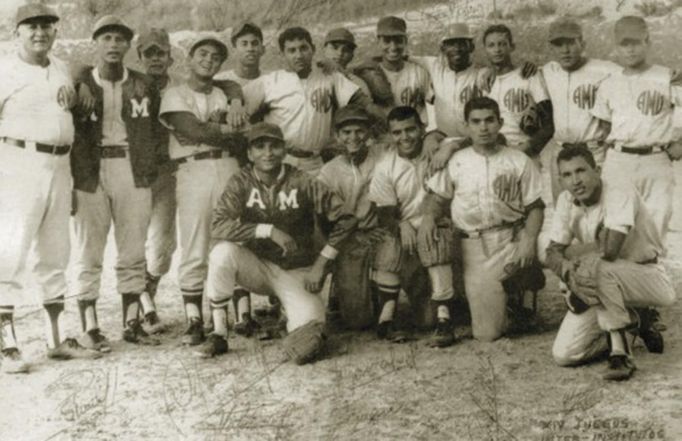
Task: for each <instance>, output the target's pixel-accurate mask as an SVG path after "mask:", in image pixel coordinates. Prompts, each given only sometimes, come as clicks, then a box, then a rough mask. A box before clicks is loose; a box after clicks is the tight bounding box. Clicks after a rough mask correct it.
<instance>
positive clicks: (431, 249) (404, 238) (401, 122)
mask: <svg viewBox="0 0 682 441" xmlns="http://www.w3.org/2000/svg"><path fill="white" fill-rule="evenodd" d="M387 120H388V127H389V134H390V136H391V138H392V140H393V144H394V145H393V146H392V148H391V149H390V150H388V151H387V152H386V153H385V154H384V155H383V156H382V158H381V159H380V160H379V161H378V162H377V164H376V166H375V168H374V177H373V178H372V182H371V184H370V187H369V199H370V201H372V202H373V203H374V204H375V205H376V209H377V211H378V216H379V226H381V227H383V228H385V229H387V230H388V231H389V232H390V233H391V234H392V235H393V236H394V237H396V238H398V237H399V238H400V240H399V242H398V241H397V240H386V241H384V242H382V243H381V244H380V245H379V247H378V249H377V251H376V253H377V261H378V262H382V264H381V265H380V266H379V267H378V268H377V271H376V272H375V279H374V280H375V281H376V283H377V285H378V291H379V296H378V297H379V308H380V309H379V310H380V314H379V324H378V328H377V333H378V335H379V337H380V338H387V339H389V340H394V341H404V339H403V338H402V337H401V336H400V334H397V333H395V332H394V324H393V314H394V311H395V308H396V306H397V300H398V293H399V292H400V275H399V272H398V270H399V269H400V262H401V260H402V259H403V258H407V255H408V254H411V255H414V254H417V255H418V257H419V260H420V262H421V264H422V265H423V266H424V267H426V268H427V270H428V273H429V279H430V281H431V294H432V295H431V299H432V304H433V306H434V308H433V309H434V310H435V314H436V330H435V333H434V335H433V338H432V343H433V345H434V346H439V347H445V346H449V345H451V344H452V343H454V332H453V322H452V318H451V315H450V314H451V311H450V309H451V302H452V298H453V296H454V287H453V283H452V282H453V280H452V277H453V274H452V266H451V265H452V257H453V256H452V254H453V253H452V246H453V243H452V230H451V229H450V228H448V227H445V226H444V227H443V228H436V227H435V226H434V229H435V231H434V236H435V237H437V242H438V243H434V242H432V241H430V242H428V243H427V242H425V241H421V240H418V238H417V230H418V229H419V228H420V224H421V223H422V214H423V212H422V210H421V205H422V201H423V199H424V197H425V195H426V191H425V189H424V181H425V179H426V172H427V170H428V166H429V159H428V158H429V156H428V154H427V152H426V151H425V150H424V148H423V138H424V131H425V130H424V124H423V123H422V121H421V119H420V117H419V113H418V112H417V110H416V109H414V108H412V107H406V106H398V107H395V108H394V109H393V110H391V112H390V113H389V114H388V117H387ZM441 217H442V216H439V217H438V218H437V220H440V219H441ZM395 244H398V246H397V247H396V246H395ZM401 248H402V250H401ZM401 254H402V255H403V256H401ZM413 306H414V305H413Z"/></svg>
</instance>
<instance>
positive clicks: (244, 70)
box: [214, 22, 265, 87]
mask: <svg viewBox="0 0 682 441" xmlns="http://www.w3.org/2000/svg"><path fill="white" fill-rule="evenodd" d="M230 41H231V42H232V48H233V53H234V56H235V57H236V58H237V67H236V68H235V69H231V70H226V71H223V72H220V73H218V74H217V75H216V76H215V77H214V80H215V81H223V80H231V81H234V82H235V83H237V84H239V85H240V86H242V87H244V86H246V85H247V84H249V83H250V82H251V81H253V80H255V79H257V78H259V77H260V76H261V71H260V59H261V57H262V56H263V54H265V46H263V31H261V29H260V28H259V27H258V26H256V25H255V24H253V23H250V22H246V23H243V24H241V25H239V26H235V27H234V28H232V35H231V36H230Z"/></svg>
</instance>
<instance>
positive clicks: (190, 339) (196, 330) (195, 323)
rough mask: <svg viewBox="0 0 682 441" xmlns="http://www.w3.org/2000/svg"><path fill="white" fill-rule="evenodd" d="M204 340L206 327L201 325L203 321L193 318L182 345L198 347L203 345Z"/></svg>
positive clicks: (183, 337)
mask: <svg viewBox="0 0 682 441" xmlns="http://www.w3.org/2000/svg"><path fill="white" fill-rule="evenodd" d="M204 340H205V338H204V325H203V324H202V323H201V319H199V318H196V317H195V318H191V319H190V320H189V325H188V326H187V330H185V334H184V335H183V336H182V344H183V345H186V346H196V345H200V344H201V343H203V342H204Z"/></svg>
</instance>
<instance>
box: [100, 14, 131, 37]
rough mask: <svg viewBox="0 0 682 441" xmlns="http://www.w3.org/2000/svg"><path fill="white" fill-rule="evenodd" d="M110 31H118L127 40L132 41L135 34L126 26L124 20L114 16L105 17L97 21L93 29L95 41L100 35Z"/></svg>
mask: <svg viewBox="0 0 682 441" xmlns="http://www.w3.org/2000/svg"><path fill="white" fill-rule="evenodd" d="M108 30H117V31H120V32H122V33H123V35H124V36H125V38H126V40H128V41H131V40H132V39H133V36H134V35H135V32H134V31H133V30H132V29H131V28H130V27H129V26H128V25H126V24H125V23H124V22H123V20H121V19H120V18H118V17H116V16H114V15H105V16H104V17H102V18H100V19H99V20H97V22H96V23H95V25H94V26H93V27H92V39H93V40H95V39H96V38H97V37H98V36H99V35H100V34H102V33H104V32H106V31H108Z"/></svg>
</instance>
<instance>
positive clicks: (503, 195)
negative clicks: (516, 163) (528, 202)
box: [493, 174, 521, 203]
mask: <svg viewBox="0 0 682 441" xmlns="http://www.w3.org/2000/svg"><path fill="white" fill-rule="evenodd" d="M493 191H494V192H495V195H496V196H497V197H498V198H499V199H500V200H501V201H502V202H506V203H509V202H513V201H518V200H520V198H521V183H520V182H519V181H518V180H517V179H516V177H515V176H514V175H511V174H504V175H499V176H497V177H496V178H495V180H494V181H493Z"/></svg>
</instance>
